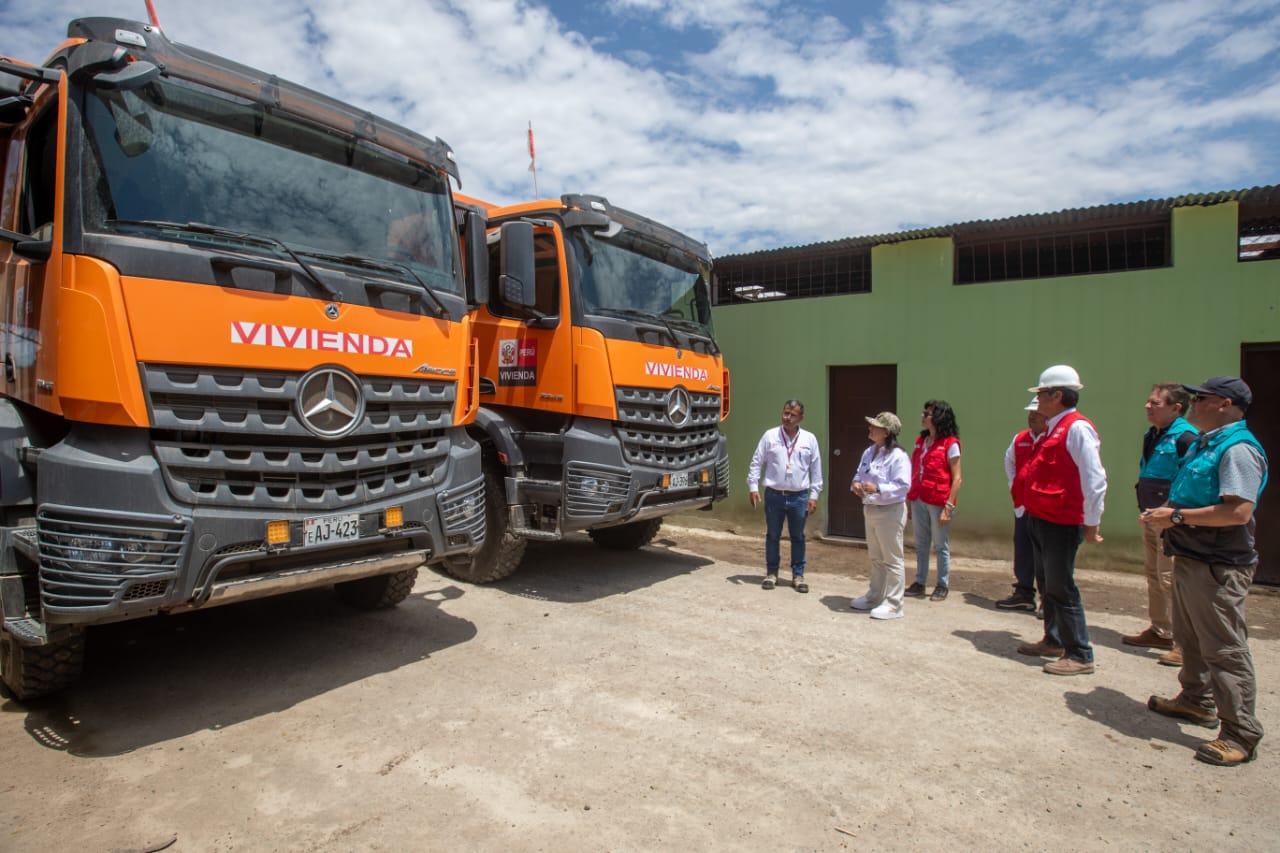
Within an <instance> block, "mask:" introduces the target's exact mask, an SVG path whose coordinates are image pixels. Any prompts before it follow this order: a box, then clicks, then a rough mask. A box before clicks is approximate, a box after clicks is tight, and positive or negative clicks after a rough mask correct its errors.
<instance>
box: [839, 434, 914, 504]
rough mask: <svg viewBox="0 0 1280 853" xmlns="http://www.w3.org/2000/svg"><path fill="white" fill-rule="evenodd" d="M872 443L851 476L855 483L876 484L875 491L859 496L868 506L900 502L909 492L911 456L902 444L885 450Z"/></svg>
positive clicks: (863, 453)
mask: <svg viewBox="0 0 1280 853" xmlns="http://www.w3.org/2000/svg"><path fill="white" fill-rule="evenodd" d="M883 450H884V448H882V447H879V446H877V445H875V444H872V445H871V446H870V447H868V448H867V449H866V450H864V451H863V452H862V459H861V461H859V462H858V470H857V471H856V472H855V473H854V475H853V479H854V481H855V482H858V483H875V486H876V492H874V493H873V494H869V495H863V496H862V502H863V503H864V504H868V505H871V506H889V505H891V504H900V503H902V502H904V501H905V500H906V499H907V492H909V491H911V457H910V456H908V455H907V451H905V450H903V449H902V448H901V447H896V446H895V447H894V448H893V449H892V450H890V451H889V452H888V453H884V452H883Z"/></svg>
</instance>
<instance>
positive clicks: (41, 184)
mask: <svg viewBox="0 0 1280 853" xmlns="http://www.w3.org/2000/svg"><path fill="white" fill-rule="evenodd" d="M0 145H2V146H3V147H2V148H0V151H2V153H0V159H2V162H3V196H2V198H0V296H2V300H3V302H2V305H0V308H2V310H3V312H4V316H3V320H2V323H3V326H2V328H0V358H2V359H3V366H4V381H3V386H2V387H3V396H2V397H0V512H2V513H3V525H2V527H0V531H2V539H0V603H2V605H3V616H4V622H3V629H2V631H0V652H2V655H0V668H2V670H3V680H4V683H5V685H7V687H8V689H9V690H10V691H11V692H12V693H14V694H16V695H17V696H18V697H19V698H26V697H31V696H36V695H39V694H41V693H46V692H49V691H51V690H55V689H58V688H59V687H61V686H63V685H65V684H67V683H68V682H70V681H71V680H72V679H74V678H75V677H76V676H77V675H78V673H79V670H80V667H81V660H82V655H83V649H84V631H85V628H86V626H90V625H94V624H96V623H103V622H111V621H117V620H122V619H131V618H136V617H141V616H146V615H150V614H155V613H165V612H175V611H182V610H189V609H192V608H199V607H207V606H211V605H215V604H221V603H224V602H229V601H236V600H240V599H245V598H252V597H258V596H264V595H271V594H275V593H280V592H286V591H290V590H295V589H299V588H303V587H309V586H318V585H324V584H336V585H337V590H338V592H339V594H340V595H341V596H342V597H343V598H344V599H346V600H348V601H349V602H351V603H352V604H354V605H356V606H360V607H366V608H378V607H387V606H391V605H394V604H396V603H398V602H399V601H400V600H402V599H403V598H404V597H405V596H406V595H407V594H408V592H409V590H410V588H411V586H412V584H413V581H414V578H415V577H416V574H417V570H418V567H419V566H421V565H423V564H424V563H429V562H439V561H442V560H444V559H446V558H460V557H465V556H466V555H467V554H469V553H470V552H473V551H474V550H475V549H476V548H477V547H478V546H479V544H480V543H481V541H482V539H483V536H484V519H483V512H484V502H483V488H484V480H483V476H482V469H481V457H480V450H479V446H478V445H477V443H476V442H475V441H474V440H473V439H472V438H471V437H470V436H469V435H468V434H467V432H466V429H465V426H466V425H467V424H468V423H470V422H471V421H472V419H473V418H474V416H475V412H476V410H477V408H478V402H479V398H478V389H477V387H476V375H475V363H474V351H475V350H474V347H475V342H474V333H473V329H472V326H473V320H472V314H473V311H474V308H475V305H476V304H477V303H478V302H482V301H484V300H485V299H486V298H487V297H486V290H487V282H486V281H485V280H484V279H483V278H482V277H477V274H476V273H475V272H474V271H475V270H479V269H481V268H482V267H483V264H481V263H474V264H466V263H464V262H463V260H462V259H461V258H460V254H459V253H460V246H461V241H460V239H459V228H458V227H457V224H456V223H455V211H454V205H453V201H452V193H451V188H450V183H449V180H450V177H451V176H452V177H453V178H455V179H456V177H457V169H456V166H455V164H454V162H453V155H452V152H451V151H450V149H449V147H448V146H447V145H446V144H445V143H443V142H442V141H440V140H439V139H435V140H431V139H428V138H425V137H423V136H420V135H418V134H416V133H414V132H412V131H409V130H406V129H404V128H401V127H398V126H396V125H394V124H391V123H389V122H386V121H384V120H382V119H380V118H377V117H375V116H372V115H370V114H368V113H366V112H364V111H362V110H358V109H356V108H354V107H351V106H349V105H347V104H344V103H341V102H338V101H336V100H333V99H331V98H328V97H326V96H324V95H321V94H319V93H317V92H313V91H310V90H307V89H304V88H302V87H299V86H296V85H293V84H291V83H288V82H287V81H284V80H280V79H278V78H276V77H274V76H272V75H269V74H265V73H263V72H259V71H256V70H254V69H251V68H247V67H244V66H241V65H237V64H235V63H232V62H229V61H227V60H225V59H222V58H219V57H217V56H214V55H212V54H209V53H206V52H204V51H201V50H197V49H194V48H189V47H184V46H180V45H178V44H175V43H173V42H171V41H169V40H168V39H167V38H166V36H165V35H164V34H163V33H162V32H161V31H160V30H159V28H158V27H156V26H149V25H145V24H141V23H135V22H132V21H127V20H117V19H110V18H86V19H81V20H76V21H73V22H72V23H71V24H70V26H69V29H68V39H67V41H66V42H64V43H63V44H62V45H61V46H60V47H58V48H57V49H56V50H55V51H54V53H53V54H52V55H51V56H50V58H49V59H48V60H47V61H46V62H45V63H44V64H43V65H41V66H33V65H28V64H24V63H21V62H17V61H12V60H5V59H0ZM468 228H469V229H471V231H470V232H468V231H467V229H468ZM462 233H463V235H464V236H465V235H466V234H467V233H473V234H474V235H475V236H474V239H473V240H472V241H469V242H473V243H475V244H476V246H477V248H478V249H479V247H482V246H483V241H484V238H483V234H484V220H483V217H482V216H480V215H478V214H473V215H471V216H470V217H469V218H464V220H463V229H462ZM464 270H472V271H473V272H472V273H470V274H468V273H464Z"/></svg>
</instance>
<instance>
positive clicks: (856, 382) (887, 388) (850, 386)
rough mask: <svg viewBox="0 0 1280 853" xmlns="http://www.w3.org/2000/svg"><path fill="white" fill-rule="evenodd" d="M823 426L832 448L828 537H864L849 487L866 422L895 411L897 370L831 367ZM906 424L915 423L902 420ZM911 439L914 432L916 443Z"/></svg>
mask: <svg viewBox="0 0 1280 853" xmlns="http://www.w3.org/2000/svg"><path fill="white" fill-rule="evenodd" d="M827 401H828V402H827V410H828V411H829V412H830V413H831V421H830V423H829V424H828V425H827V435H828V436H830V445H831V446H830V447H829V448H828V451H827V466H826V471H825V474H826V493H827V533H829V534H830V535H832V536H848V537H850V538H853V539H865V538H866V537H867V525H866V521H865V520H864V519H863V517H862V501H861V500H860V499H859V498H858V497H857V496H856V495H854V493H853V492H851V491H849V483H851V482H852V481H853V474H854V472H855V471H856V470H857V468H858V460H859V459H861V458H862V451H864V450H866V449H867V446H868V445H869V444H870V443H871V440H870V439H868V438H867V422H866V421H865V420H864V418H866V417H868V416H871V415H876V414H878V413H880V412H886V411H888V412H896V411H897V405H898V366H897V365H896V364H858V365H842V366H839V367H832V368H830V370H829V372H828V391H827ZM904 420H906V421H907V422H908V423H915V420H914V419H911V418H904ZM914 436H915V434H914V433H912V439H913V440H914Z"/></svg>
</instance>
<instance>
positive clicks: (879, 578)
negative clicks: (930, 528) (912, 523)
mask: <svg viewBox="0 0 1280 853" xmlns="http://www.w3.org/2000/svg"><path fill="white" fill-rule="evenodd" d="M862 517H863V518H864V519H866V522H867V556H868V557H870V558H871V589H869V590H868V591H867V600H868V601H874V602H876V603H879V602H882V601H883V602H886V603H888V605H889V606H890V607H892V608H893V609H895V610H901V609H902V594H903V592H904V591H905V590H906V566H905V564H904V562H903V556H902V530H903V528H904V527H906V524H907V504H906V502H905V501H904V502H903V503H896V504H889V505H887V506H876V505H874V504H863V505H862Z"/></svg>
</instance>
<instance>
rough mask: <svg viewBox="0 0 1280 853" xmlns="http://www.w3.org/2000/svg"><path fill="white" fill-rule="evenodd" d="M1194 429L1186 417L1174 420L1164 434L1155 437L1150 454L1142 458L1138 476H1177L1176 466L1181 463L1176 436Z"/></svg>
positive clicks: (1157, 478)
mask: <svg viewBox="0 0 1280 853" xmlns="http://www.w3.org/2000/svg"><path fill="white" fill-rule="evenodd" d="M1195 431H1196V428H1195V427H1193V426H1192V425H1191V424H1189V423H1187V419H1186V418H1177V419H1176V420H1174V422H1173V423H1171V424H1169V428H1168V429H1166V430H1165V431H1164V435H1162V436H1160V437H1159V438H1157V439H1156V444H1155V447H1153V448H1151V455H1150V456H1149V457H1148V458H1146V459H1144V460H1142V467H1141V468H1139V469H1138V476H1139V477H1143V478H1148V479H1152V480H1170V481H1171V480H1173V478H1174V477H1176V476H1178V468H1179V467H1180V466H1181V464H1182V457H1180V456H1179V455H1178V436H1180V435H1182V434H1183V433H1184V432H1195Z"/></svg>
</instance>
